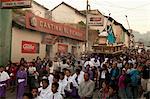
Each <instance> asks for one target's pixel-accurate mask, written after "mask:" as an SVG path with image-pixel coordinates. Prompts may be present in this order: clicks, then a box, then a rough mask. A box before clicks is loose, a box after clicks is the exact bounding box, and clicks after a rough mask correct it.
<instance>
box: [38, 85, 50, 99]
mask: <svg viewBox="0 0 150 99" xmlns="http://www.w3.org/2000/svg"><path fill="white" fill-rule="evenodd" d="M39 92H40V95H39V97H40V98H41V99H49V96H50V93H51V86H48V87H47V88H46V89H43V88H41V89H39Z"/></svg>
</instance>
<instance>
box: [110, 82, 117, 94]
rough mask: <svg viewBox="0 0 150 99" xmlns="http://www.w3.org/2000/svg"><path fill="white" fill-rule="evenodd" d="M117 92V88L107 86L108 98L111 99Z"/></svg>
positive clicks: (115, 86) (112, 85)
mask: <svg viewBox="0 0 150 99" xmlns="http://www.w3.org/2000/svg"><path fill="white" fill-rule="evenodd" d="M117 92H118V86H117V85H114V84H111V85H109V97H113V96H114V95H115V94H117Z"/></svg>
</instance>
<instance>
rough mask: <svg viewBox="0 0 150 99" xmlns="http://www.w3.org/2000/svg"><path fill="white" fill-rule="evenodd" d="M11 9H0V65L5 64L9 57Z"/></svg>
mask: <svg viewBox="0 0 150 99" xmlns="http://www.w3.org/2000/svg"><path fill="white" fill-rule="evenodd" d="M11 27H12V10H11V9H0V65H3V66H5V65H6V64H7V63H8V60H10V57H11V54H10V52H11Z"/></svg>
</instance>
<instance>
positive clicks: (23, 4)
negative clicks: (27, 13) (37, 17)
mask: <svg viewBox="0 0 150 99" xmlns="http://www.w3.org/2000/svg"><path fill="white" fill-rule="evenodd" d="M31 2H32V0H1V7H0V8H30V7H31Z"/></svg>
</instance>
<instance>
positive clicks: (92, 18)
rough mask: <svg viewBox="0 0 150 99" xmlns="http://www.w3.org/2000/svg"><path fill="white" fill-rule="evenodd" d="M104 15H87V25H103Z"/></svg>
mask: <svg viewBox="0 0 150 99" xmlns="http://www.w3.org/2000/svg"><path fill="white" fill-rule="evenodd" d="M103 24H104V17H103V16H100V15H88V25H89V26H103Z"/></svg>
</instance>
